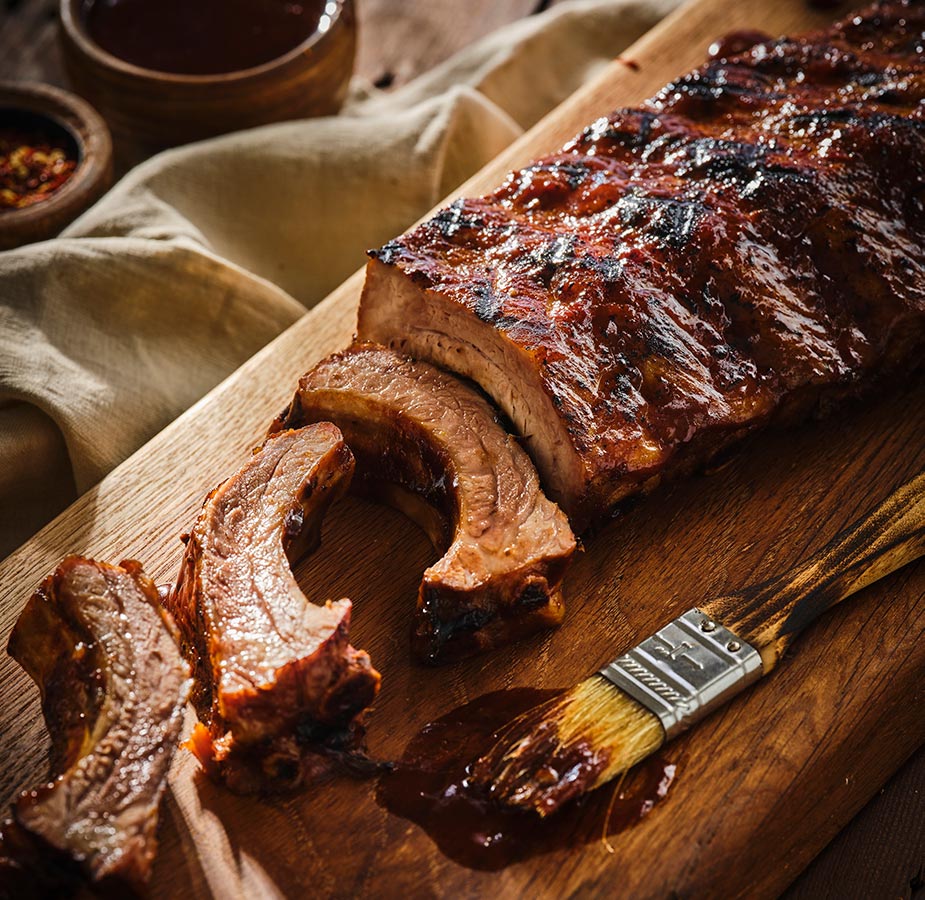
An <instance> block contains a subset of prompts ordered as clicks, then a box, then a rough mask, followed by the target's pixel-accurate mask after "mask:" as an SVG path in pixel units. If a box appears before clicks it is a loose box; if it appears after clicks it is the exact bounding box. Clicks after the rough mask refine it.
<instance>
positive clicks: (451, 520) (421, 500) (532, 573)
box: [271, 345, 575, 662]
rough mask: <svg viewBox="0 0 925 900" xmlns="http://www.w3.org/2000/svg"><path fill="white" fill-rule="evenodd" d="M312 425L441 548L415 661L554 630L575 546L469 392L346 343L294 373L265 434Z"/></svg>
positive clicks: (433, 373) (398, 359)
mask: <svg viewBox="0 0 925 900" xmlns="http://www.w3.org/2000/svg"><path fill="white" fill-rule="evenodd" d="M319 420H330V421H332V422H335V423H337V425H338V427H339V428H340V429H341V430H342V431H343V433H344V437H345V439H346V441H347V443H348V444H349V445H350V447H351V448H352V450H353V452H354V453H355V454H356V457H357V462H358V479H359V480H360V481H361V482H362V483H363V486H364V487H365V488H366V489H367V490H368V491H370V492H372V493H374V494H376V495H378V496H379V497H382V498H384V499H386V500H387V501H391V502H392V503H394V504H395V505H396V506H398V507H399V508H400V509H402V510H403V511H405V512H407V513H408V514H409V515H411V516H412V517H413V518H416V519H417V520H418V521H420V522H421V523H422V524H423V525H424V527H425V528H426V530H427V531H428V532H429V534H430V535H431V538H432V540H434V542H435V543H436V544H437V546H438V548H439V549H441V550H446V553H445V555H444V556H443V558H442V559H440V560H439V561H438V562H437V563H435V564H434V565H433V566H431V567H430V568H429V569H427V571H426V572H425V573H424V578H423V581H422V582H421V588H420V591H419V595H418V603H417V611H416V614H415V619H414V628H413V649H414V651H415V654H416V655H417V656H418V657H419V658H421V659H423V660H425V661H428V662H438V661H444V660H447V659H453V658H458V657H460V656H466V655H470V654H472V653H476V652H478V651H480V650H483V649H486V648H488V647H494V646H497V645H499V644H501V643H505V642H507V641H509V640H512V639H514V638H517V637H520V636H522V635H525V634H528V633H530V632H533V631H536V630H538V629H541V628H548V627H551V626H554V625H558V624H559V623H560V622H561V620H562V614H563V605H562V591H561V582H562V576H563V574H564V572H565V568H566V566H567V564H568V561H569V559H570V558H571V556H572V553H573V552H574V550H575V539H574V537H573V535H572V532H571V529H570V528H569V525H568V522H567V521H566V518H565V516H564V515H563V514H562V512H561V511H560V510H559V509H558V508H557V507H556V505H555V504H554V503H551V502H550V501H549V500H547V499H546V497H545V496H544V495H543V493H542V491H541V489H540V486H539V480H538V478H537V475H536V471H535V469H534V467H533V465H532V463H531V462H530V459H529V457H528V456H527V454H526V453H524V451H523V450H522V449H521V448H520V446H519V445H518V443H517V441H516V440H515V439H514V438H512V437H511V436H510V435H509V434H508V433H507V432H506V431H505V430H504V428H502V427H501V425H500V424H499V422H498V418H497V414H496V413H495V412H494V411H493V410H492V408H491V406H490V405H489V404H488V403H487V402H486V401H485V400H484V399H483V398H482V397H481V396H480V395H479V394H478V393H477V392H476V391H474V390H473V389H472V388H471V387H468V386H467V385H465V384H463V383H462V382H461V381H459V380H458V379H457V378H454V377H453V376H451V375H447V374H446V373H444V372H441V371H439V370H438V369H435V368H433V367H432V366H429V365H427V364H426V363H421V362H414V361H412V360H410V359H407V358H406V357H402V356H399V355H398V354H396V353H393V352H392V351H390V350H386V349H384V348H382V347H377V346H372V345H368V346H362V345H361V346H355V347H352V348H350V349H349V350H347V351H345V352H344V353H338V354H336V355H334V356H331V357H329V358H328V359H326V360H323V361H322V362H320V363H319V364H318V365H317V366H316V367H315V368H314V369H313V370H312V371H310V372H309V373H308V374H306V375H305V376H303V377H302V379H301V381H300V382H299V389H298V391H297V393H296V395H295V397H294V399H293V401H292V404H291V406H290V408H289V409H288V411H287V412H286V413H284V414H283V416H282V417H281V418H280V420H278V421H277V423H275V425H274V426H273V428H272V429H271V431H272V430H274V429H277V428H285V427H292V426H298V425H300V424H302V423H305V422H312V421H319Z"/></svg>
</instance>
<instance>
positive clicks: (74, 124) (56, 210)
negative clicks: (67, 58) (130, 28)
mask: <svg viewBox="0 0 925 900" xmlns="http://www.w3.org/2000/svg"><path fill="white" fill-rule="evenodd" d="M111 183H112V141H111V139H110V136H109V130H108V128H107V127H106V124H105V123H104V122H103V120H102V118H101V117H100V116H99V114H98V113H97V112H96V111H95V110H94V109H93V108H92V107H91V106H90V105H89V104H88V103H86V102H85V101H83V100H81V99H80V98H79V97H77V96H75V95H74V94H71V93H68V92H67V91H63V90H60V89H59V88H55V87H51V86H50V85H44V84H31V83H28V82H0V250H8V249H10V248H12V247H19V246H21V245H23V244H28V243H32V242H33V241H41V240H45V239H46V238H50V237H53V236H54V235H56V234H57V233H58V232H59V231H61V229H62V228H64V227H65V226H66V225H67V224H68V223H70V222H72V221H73V220H74V219H76V218H77V216H79V215H80V214H81V213H82V212H83V211H84V210H85V209H87V207H89V206H90V205H91V204H92V203H93V202H94V201H95V200H96V199H97V198H99V196H100V195H101V194H102V193H103V192H104V191H105V190H106V189H107V188H108V187H109V185H110V184H111Z"/></svg>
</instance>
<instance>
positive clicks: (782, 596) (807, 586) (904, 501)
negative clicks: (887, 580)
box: [702, 473, 925, 672]
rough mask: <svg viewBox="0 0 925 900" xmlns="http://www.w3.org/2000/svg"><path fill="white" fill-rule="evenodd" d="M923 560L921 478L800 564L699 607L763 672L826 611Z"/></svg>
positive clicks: (924, 478) (924, 484)
mask: <svg viewBox="0 0 925 900" xmlns="http://www.w3.org/2000/svg"><path fill="white" fill-rule="evenodd" d="M923 554H925V473H922V474H921V475H918V476H917V477H915V478H913V479H912V480H911V481H908V482H906V484H904V485H903V486H902V487H901V488H899V489H898V490H896V491H894V492H893V493H892V494H891V495H890V496H889V497H888V498H887V499H886V500H885V501H884V502H883V503H882V504H881V505H880V506H878V507H877V509H876V510H874V512H873V513H871V514H870V515H869V516H866V517H865V518H863V519H860V520H859V521H857V522H855V523H854V524H853V525H850V526H849V527H848V528H846V529H844V530H843V531H841V532H839V533H838V534H837V535H836V536H835V537H834V538H833V539H832V540H831V541H829V543H828V544H826V546H825V547H823V549H822V550H821V551H820V552H819V553H817V554H816V555H815V556H813V557H811V558H810V559H809V560H808V561H807V562H805V563H802V564H800V565H798V566H796V567H795V568H793V569H791V570H790V571H789V572H786V573H785V574H784V575H781V576H779V577H776V578H771V579H769V580H768V581H765V582H763V583H762V584H758V585H755V586H753V587H751V588H747V589H746V590H744V591H741V592H739V593H736V594H732V595H731V596H728V597H721V598H718V599H716V600H712V601H710V602H709V603H707V604H705V605H704V606H703V607H702V608H703V611H704V612H705V613H707V614H708V615H710V616H712V617H713V618H714V619H716V620H717V621H718V622H721V623H722V624H723V625H725V626H726V627H727V628H730V629H731V630H732V631H734V632H735V633H736V634H738V635H739V636H740V637H741V638H743V639H744V640H746V641H748V642H749V643H750V644H751V645H752V646H753V647H755V649H757V650H758V652H759V653H760V654H761V658H762V662H763V664H764V670H765V672H768V671H770V670H771V669H772V668H774V666H775V664H776V663H777V661H778V659H780V656H781V654H782V653H783V652H784V650H786V648H787V646H788V645H789V644H790V642H791V641H792V640H793V639H794V638H795V637H796V635H797V634H799V633H800V632H801V631H802V630H803V629H804V628H806V626H807V625H809V624H810V623H811V622H813V621H815V620H816V619H817V618H818V617H819V616H820V615H821V614H822V613H824V612H825V611H826V610H827V609H829V608H830V607H832V606H834V605H835V604H836V603H839V602H840V601H842V600H844V599H845V598H846V597H850V596H851V595H852V594H854V593H856V592H857V591H859V590H861V588H864V587H867V585H869V584H872V583H873V582H875V581H877V580H878V579H880V578H883V577H884V576H885V575H889V574H890V572H893V571H895V570H896V569H898V568H900V567H901V566H904V565H906V564H907V563H910V562H912V561H913V560H915V559H918V558H919V557H920V556H922V555H923Z"/></svg>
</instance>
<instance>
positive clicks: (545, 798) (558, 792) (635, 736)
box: [473, 675, 665, 816]
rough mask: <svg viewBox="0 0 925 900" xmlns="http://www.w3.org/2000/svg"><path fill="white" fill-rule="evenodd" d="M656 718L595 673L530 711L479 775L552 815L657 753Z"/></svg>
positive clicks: (502, 799) (503, 794)
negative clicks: (575, 799) (566, 804)
mask: <svg viewBox="0 0 925 900" xmlns="http://www.w3.org/2000/svg"><path fill="white" fill-rule="evenodd" d="M664 740H665V732H664V730H663V728H662V726H661V723H660V722H659V720H658V718H657V717H656V716H655V715H654V714H653V713H651V712H649V710H647V709H646V708H645V707H644V706H642V705H641V704H639V703H637V702H636V701H635V700H633V699H632V698H631V697H629V696H627V695H626V694H625V693H624V692H623V691H621V690H620V689H619V688H617V687H615V686H614V685H612V684H611V683H610V682H609V681H607V680H606V679H605V678H602V677H600V676H599V675H593V676H591V677H590V678H587V679H585V680H584V681H583V682H581V684H579V685H577V686H576V687H574V688H572V689H571V690H570V691H568V692H567V693H565V694H562V695H560V696H557V697H554V698H552V699H551V700H548V701H547V702H545V703H543V704H540V705H539V706H536V707H534V708H533V709H530V710H527V712H525V713H523V714H521V715H520V716H518V717H517V719H515V720H514V721H513V722H512V723H511V726H510V728H508V729H507V730H506V731H505V734H504V736H503V737H502V738H501V740H499V741H498V742H497V743H496V744H495V745H494V747H492V748H491V750H489V751H488V753H486V754H485V755H484V756H482V757H481V758H480V759H479V760H478V762H477V763H476V764H475V766H474V769H473V778H474V780H475V781H477V782H479V783H481V784H483V785H485V787H486V788H487V789H488V791H489V793H490V794H491V796H492V798H493V799H494V800H495V801H496V802H498V803H499V804H501V805H502V806H509V807H515V808H518V809H526V810H533V811H534V812H536V813H537V814H538V815H540V816H547V815H549V814H550V813H553V812H555V811H556V810H558V809H559V808H560V807H561V806H562V805H563V804H565V803H567V802H568V801H570V800H572V799H574V798H575V797H578V796H580V795H581V794H584V793H586V792H587V791H591V790H594V788H597V787H599V786H600V785H602V784H605V783H606V782H608V781H610V780H611V779H613V778H615V777H616V776H617V775H620V774H621V773H622V772H625V771H626V770H627V769H629V768H630V767H631V766H634V765H635V764H636V763H638V762H640V761H641V760H643V759H645V758H646V757H647V756H649V755H650V754H652V753H654V752H655V751H656V750H657V749H658V748H659V747H660V746H661V745H662V744H663V743H664Z"/></svg>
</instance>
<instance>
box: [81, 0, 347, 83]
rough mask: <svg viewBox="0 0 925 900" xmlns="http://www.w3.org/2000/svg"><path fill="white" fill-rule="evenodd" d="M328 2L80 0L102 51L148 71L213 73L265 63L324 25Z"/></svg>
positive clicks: (292, 0)
mask: <svg viewBox="0 0 925 900" xmlns="http://www.w3.org/2000/svg"><path fill="white" fill-rule="evenodd" d="M325 7H326V4H325V0H85V2H84V6H83V16H84V22H85V23H86V26H87V30H88V31H89V33H90V37H92V38H93V40H94V41H96V43H97V44H99V45H100V47H102V48H103V49H104V50H106V51H108V52H109V53H111V54H113V56H118V57H119V58H120V59H124V60H125V61H126V62H130V63H132V64H134V65H136V66H141V67H143V68H145V69H153V70H155V71H158V72H170V73H173V74H178V75H217V74H221V73H225V72H237V71H240V70H242V69H250V68H253V67H254V66H259V65H261V64H263V63H267V62H270V61H271V60H273V59H276V58H277V57H280V56H282V55H284V54H285V53H288V52H289V51H290V50H292V49H293V48H295V47H297V46H298V45H299V44H301V43H302V42H303V41H305V40H307V39H308V38H309V37H311V35H313V34H314V33H315V32H316V31H319V30H324V28H326V27H327V25H328V24H329V19H327V16H326V13H325Z"/></svg>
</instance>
